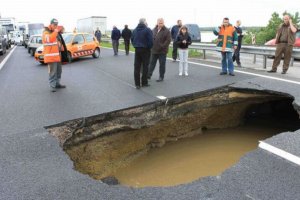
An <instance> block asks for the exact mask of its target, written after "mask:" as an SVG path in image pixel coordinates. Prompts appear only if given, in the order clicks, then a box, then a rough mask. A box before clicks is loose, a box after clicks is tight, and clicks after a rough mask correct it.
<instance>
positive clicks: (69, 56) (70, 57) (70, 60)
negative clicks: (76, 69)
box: [68, 52, 73, 63]
mask: <svg viewBox="0 0 300 200" xmlns="http://www.w3.org/2000/svg"><path fill="white" fill-rule="evenodd" d="M72 60H73V58H72V55H71V53H70V52H68V61H69V63H71V62H72Z"/></svg>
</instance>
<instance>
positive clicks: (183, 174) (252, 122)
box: [47, 87, 300, 187]
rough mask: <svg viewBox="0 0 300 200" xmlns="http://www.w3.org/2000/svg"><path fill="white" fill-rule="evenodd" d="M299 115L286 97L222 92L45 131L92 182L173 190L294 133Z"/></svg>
mask: <svg viewBox="0 0 300 200" xmlns="http://www.w3.org/2000/svg"><path fill="white" fill-rule="evenodd" d="M299 113H300V111H299V110H297V109H296V106H294V105H293V97H292V96H289V95H287V94H282V93H275V92H272V91H257V90H241V89H233V88H228V87H224V88H218V89H214V90H210V91H204V92H199V93H195V94H190V95H185V96H180V97H175V98H171V99H168V100H164V101H156V102H152V103H147V104H144V105H139V106H135V107H131V108H126V109H122V110H117V111H113V112H109V113H103V114H100V115H96V116H91V117H86V118H81V119H75V120H72V121H67V122H63V123H61V124H57V125H54V126H51V127H47V129H48V130H49V132H50V134H51V135H53V136H54V137H56V138H57V139H58V141H59V143H60V145H61V146H62V147H63V149H64V151H65V152H66V153H67V154H68V155H69V157H70V158H71V160H72V161H73V163H74V168H75V169H76V170H78V171H79V172H81V173H84V174H88V175H89V176H90V177H92V178H94V179H97V180H101V181H103V182H105V183H107V184H110V185H113V184H123V185H128V186H133V187H145V186H172V185H178V184H183V183H188V182H191V181H194V180H197V179H199V178H201V177H205V176H216V175H219V174H221V173H222V172H223V171H224V170H226V169H227V168H229V167H231V166H232V165H234V164H235V163H236V162H237V161H238V160H239V159H240V158H241V157H242V156H243V155H244V154H245V153H247V152H249V151H251V150H254V149H256V148H257V146H258V141H259V140H264V139H266V138H269V137H272V136H273V135H276V134H279V133H282V132H285V131H295V130H297V129H299V128H300V123H299V122H300V121H299Z"/></svg>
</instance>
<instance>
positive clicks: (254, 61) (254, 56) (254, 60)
mask: <svg viewBox="0 0 300 200" xmlns="http://www.w3.org/2000/svg"><path fill="white" fill-rule="evenodd" d="M255 63H256V54H254V55H253V64H255Z"/></svg>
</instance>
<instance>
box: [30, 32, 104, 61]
mask: <svg viewBox="0 0 300 200" xmlns="http://www.w3.org/2000/svg"><path fill="white" fill-rule="evenodd" d="M62 36H63V38H64V41H65V43H66V46H67V50H68V59H69V62H72V60H73V59H76V58H79V57H83V56H90V55H92V56H93V57H94V58H99V56H100V44H99V42H98V41H97V39H96V38H95V37H94V35H92V34H90V33H64V34H62ZM43 49H44V47H43V45H42V46H40V47H39V48H37V50H36V52H35V54H34V58H35V59H36V60H37V61H39V62H40V63H42V64H44V54H43Z"/></svg>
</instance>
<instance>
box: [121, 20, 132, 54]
mask: <svg viewBox="0 0 300 200" xmlns="http://www.w3.org/2000/svg"><path fill="white" fill-rule="evenodd" d="M131 34H132V33H131V30H130V29H129V28H128V25H125V27H124V29H123V30H122V38H123V39H124V44H125V51H126V55H127V56H128V55H129V47H130V38H131Z"/></svg>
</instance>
